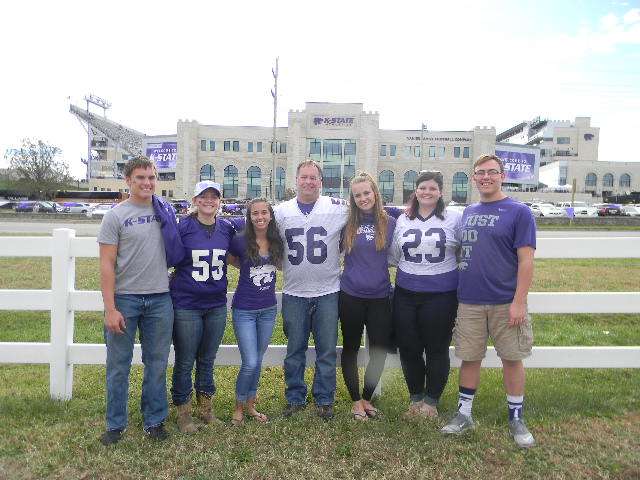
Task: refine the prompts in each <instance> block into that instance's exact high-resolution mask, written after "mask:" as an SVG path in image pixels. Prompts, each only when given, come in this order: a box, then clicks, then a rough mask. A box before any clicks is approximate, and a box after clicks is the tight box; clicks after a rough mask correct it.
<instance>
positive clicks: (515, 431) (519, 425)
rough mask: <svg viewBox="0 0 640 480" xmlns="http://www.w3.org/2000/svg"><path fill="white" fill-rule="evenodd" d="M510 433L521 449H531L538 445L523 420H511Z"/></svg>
mask: <svg viewBox="0 0 640 480" xmlns="http://www.w3.org/2000/svg"><path fill="white" fill-rule="evenodd" d="M509 431H510V432H511V435H513V439H514V440H515V442H516V444H517V445H518V446H519V447H521V448H530V447H533V446H534V445H535V444H536V440H535V439H534V438H533V435H531V432H530V431H529V429H528V428H527V426H526V425H525V423H524V420H523V419H521V418H514V419H513V420H509Z"/></svg>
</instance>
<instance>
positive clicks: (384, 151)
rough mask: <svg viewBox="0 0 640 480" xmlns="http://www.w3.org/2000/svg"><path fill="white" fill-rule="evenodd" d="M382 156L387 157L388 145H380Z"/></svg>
mask: <svg viewBox="0 0 640 480" xmlns="http://www.w3.org/2000/svg"><path fill="white" fill-rule="evenodd" d="M380 156H381V157H386V156H387V146H386V145H380Z"/></svg>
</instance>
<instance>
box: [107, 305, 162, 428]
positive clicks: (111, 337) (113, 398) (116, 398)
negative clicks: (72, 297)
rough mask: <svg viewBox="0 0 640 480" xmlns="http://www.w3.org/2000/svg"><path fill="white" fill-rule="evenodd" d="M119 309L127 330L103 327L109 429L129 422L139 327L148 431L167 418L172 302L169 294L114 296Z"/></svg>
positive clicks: (144, 409)
mask: <svg viewBox="0 0 640 480" xmlns="http://www.w3.org/2000/svg"><path fill="white" fill-rule="evenodd" d="M115 305H116V309H117V310H118V311H119V312H120V313H121V314H122V316H123V317H124V319H125V325H126V326H125V331H124V333H123V334H117V333H113V332H110V331H108V330H107V329H106V328H105V330H104V340H105V343H106V344H107V430H118V429H124V428H125V427H126V426H127V423H128V414H129V413H128V403H129V372H130V370H131V359H132V357H133V344H134V341H135V338H136V330H138V329H139V330H140V344H141V346H142V363H143V364H144V377H143V380H142V398H141V401H140V410H142V417H143V421H144V428H145V430H146V429H148V428H150V427H154V426H156V425H158V424H160V423H162V422H164V420H165V419H166V418H167V415H168V414H169V405H168V402H167V378H166V376H167V362H168V359H169V349H170V347H171V331H172V327H173V304H172V303H171V296H170V295H169V293H155V294H145V295H136V294H124V295H119V294H116V295H115Z"/></svg>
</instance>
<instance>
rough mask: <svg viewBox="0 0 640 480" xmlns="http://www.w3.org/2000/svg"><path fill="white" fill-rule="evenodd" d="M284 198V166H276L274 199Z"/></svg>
mask: <svg viewBox="0 0 640 480" xmlns="http://www.w3.org/2000/svg"><path fill="white" fill-rule="evenodd" d="M283 198H284V168H282V167H278V168H276V200H282V199H283Z"/></svg>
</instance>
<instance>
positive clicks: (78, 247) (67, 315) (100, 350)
mask: <svg viewBox="0 0 640 480" xmlns="http://www.w3.org/2000/svg"><path fill="white" fill-rule="evenodd" d="M603 245H606V248H603ZM0 256H2V257H51V267H52V268H51V290H15V289H13V290H0V310H47V311H48V310H50V311H51V337H50V342H47V343H36V342H4V343H0V363H26V364H49V367H50V368H49V370H50V394H51V397H52V398H54V399H60V400H67V399H70V398H71V396H72V387H73V366H74V365H104V364H105V360H106V348H105V345H104V344H86V343H74V341H73V331H74V312H75V311H102V309H103V304H102V297H101V294H100V292H98V291H84V290H76V289H75V259H76V257H97V256H98V244H97V242H96V239H95V238H88V237H86V238H76V236H75V231H74V230H69V229H56V230H54V232H53V236H52V237H0ZM639 257H640V237H602V238H593V237H592V238H584V237H580V238H540V239H538V248H537V251H536V258H603V259H606V258H639ZM584 282H585V283H588V282H589V279H588V278H585V279H584ZM279 302H280V295H278V303H279ZM528 302H529V311H530V312H531V313H636V314H640V292H619V293H605V292H602V293H600V292H598V293H592V292H589V293H575V292H549V293H546V292H545V293H537V292H532V293H530V294H529V300H528ZM638 322H639V323H640V317H639V320H638ZM339 351H340V349H339ZM285 353H286V346H285V345H270V346H269V349H268V350H267V353H266V355H265V358H264V365H282V362H283V360H284V357H285ZM450 355H451V361H452V365H453V366H459V365H460V362H459V360H458V359H457V358H456V357H455V356H454V355H453V347H452V348H451V350H450ZM367 356H368V355H367V351H366V348H365V349H361V352H360V357H359V361H360V363H361V364H363V363H364V362H366V359H367ZM169 361H170V363H173V350H172V351H171V356H170V359H169ZM314 361H315V352H314V350H313V347H310V348H309V352H308V354H307V362H308V364H309V365H312V364H313V362H314ZM133 362H134V363H135V364H141V363H142V358H141V350H140V345H136V346H135V350H134V357H133ZM216 365H240V352H239V351H238V348H237V346H236V345H222V346H221V347H220V350H219V352H218V355H217V358H216ZM483 365H484V366H485V367H500V366H501V363H500V359H499V358H498V357H497V355H496V353H495V350H494V349H493V348H490V349H489V350H488V352H487V358H486V359H485V361H484V362H483ZM388 366H391V367H397V366H399V361H398V358H397V356H395V355H394V356H390V357H389V360H388ZM526 366H527V367H528V368H640V346H628V347H534V349H533V353H532V355H531V357H530V358H528V359H527V360H526Z"/></svg>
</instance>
